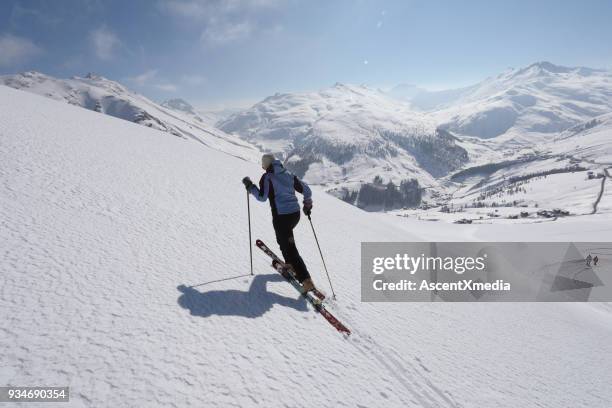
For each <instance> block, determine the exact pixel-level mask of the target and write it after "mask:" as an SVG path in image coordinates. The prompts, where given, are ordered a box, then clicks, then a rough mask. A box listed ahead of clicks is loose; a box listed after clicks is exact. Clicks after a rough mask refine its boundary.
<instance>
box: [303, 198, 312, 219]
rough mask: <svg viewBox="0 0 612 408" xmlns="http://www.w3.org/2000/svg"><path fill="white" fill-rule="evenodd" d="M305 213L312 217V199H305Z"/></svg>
mask: <svg viewBox="0 0 612 408" xmlns="http://www.w3.org/2000/svg"><path fill="white" fill-rule="evenodd" d="M302 210H303V211H304V214H305V215H306V216H308V217H310V213H311V211H312V200H308V201H304V206H303V207H302Z"/></svg>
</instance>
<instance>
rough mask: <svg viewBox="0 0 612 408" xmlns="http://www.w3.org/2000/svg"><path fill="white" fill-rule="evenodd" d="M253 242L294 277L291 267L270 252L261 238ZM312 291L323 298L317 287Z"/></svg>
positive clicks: (323, 295)
mask: <svg viewBox="0 0 612 408" xmlns="http://www.w3.org/2000/svg"><path fill="white" fill-rule="evenodd" d="M255 243H256V245H257V247H258V248H259V249H261V250H262V251H264V253H265V254H266V255H268V256H269V257H270V258H272V261H276V262H278V263H279V264H280V265H281V266H282V268H283V269H284V270H288V271H289V273H290V274H291V277H293V278H294V279H295V274H294V273H293V271H292V268H291V267H290V266H289V265H287V264H286V263H285V262H283V260H282V259H280V258H279V257H278V255H276V254H275V253H274V252H272V250H271V249H270V248H268V246H267V245H266V244H264V243H263V241H262V240H260V239H258V240H257V241H256V242H255ZM275 268H276V267H275ZM312 293H313V294H314V295H315V296H316V297H318V298H319V299H320V300H325V294H324V293H323V292H321V291H320V290H319V289H317V288H314V289H313V290H312Z"/></svg>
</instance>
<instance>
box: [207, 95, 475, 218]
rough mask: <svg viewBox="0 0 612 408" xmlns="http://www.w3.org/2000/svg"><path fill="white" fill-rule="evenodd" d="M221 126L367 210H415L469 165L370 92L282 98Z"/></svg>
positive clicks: (426, 127)
mask: <svg viewBox="0 0 612 408" xmlns="http://www.w3.org/2000/svg"><path fill="white" fill-rule="evenodd" d="M218 126H219V127H220V128H221V129H222V130H224V131H226V132H228V133H234V134H238V135H240V136H242V137H243V138H245V139H246V140H248V141H249V142H251V143H254V144H256V145H257V146H259V147H260V148H261V149H262V150H267V151H272V152H274V153H280V154H281V155H282V156H283V157H284V158H285V162H286V165H287V166H288V167H289V168H291V169H292V170H293V171H294V172H295V173H297V174H298V175H300V176H303V177H305V179H306V180H307V181H309V182H311V183H315V184H321V185H324V186H327V187H328V188H329V189H330V190H329V191H330V192H332V193H334V194H336V195H337V196H339V197H341V198H343V199H345V200H346V201H349V202H353V203H356V204H357V205H359V206H360V207H362V208H366V209H380V208H381V207H382V208H387V209H389V208H394V207H397V206H400V207H401V206H405V205H417V204H418V203H419V202H420V195H421V191H422V189H423V188H426V187H427V188H429V187H436V189H439V188H441V187H440V185H439V184H438V182H437V180H436V178H438V177H441V176H444V175H446V174H448V173H450V172H452V171H454V170H456V169H458V168H459V167H461V166H462V165H463V164H464V163H466V162H467V161H468V159H469V158H468V154H467V152H466V150H465V149H464V148H462V147H461V146H459V145H458V144H457V142H458V140H457V139H456V138H455V137H454V136H453V135H452V134H451V133H449V132H447V131H443V130H439V129H436V126H435V123H434V122H432V121H431V120H428V119H427V118H426V117H425V116H424V115H422V114H420V113H417V112H414V111H412V110H410V109H408V108H407V107H406V106H405V105H404V104H402V103H399V102H398V101H396V100H394V99H391V98H389V97H388V96H387V95H386V94H384V93H383V92H381V91H377V90H372V89H370V88H367V87H365V86H353V85H344V84H336V85H335V86H334V87H332V88H329V89H325V90H322V91H319V92H310V93H301V94H276V95H274V96H270V97H268V98H266V99H265V100H263V101H261V102H259V103H257V104H255V105H254V106H253V107H251V108H250V109H247V110H245V111H243V112H240V113H238V114H236V115H233V116H231V117H230V118H228V119H227V120H225V121H221V122H219V123H218ZM375 179H376V183H375V182H374V180H375ZM389 183H393V184H389ZM362 188H366V190H367V191H361V189H362ZM368 191H371V192H372V193H373V194H368ZM362 193H363V194H362ZM367 196H372V198H371V199H368V198H367ZM374 197H377V198H374Z"/></svg>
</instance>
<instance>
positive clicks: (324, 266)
mask: <svg viewBox="0 0 612 408" xmlns="http://www.w3.org/2000/svg"><path fill="white" fill-rule="evenodd" d="M308 221H310V227H311V228H312V233H313V235H314V237H315V241H316V242H317V247H318V248H319V253H320V254H321V261H323V268H325V274H326V275H327V280H328V281H329V287H330V288H331V291H332V296H333V298H334V300H336V293H335V292H334V287H333V285H332V283H331V278H330V277H329V272H328V271H327V266H326V265H325V259H323V252H322V251H321V245H319V239H318V238H317V233H316V232H315V229H314V225H313V224H312V219H311V218H310V214H309V215H308Z"/></svg>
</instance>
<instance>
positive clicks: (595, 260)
mask: <svg viewBox="0 0 612 408" xmlns="http://www.w3.org/2000/svg"><path fill="white" fill-rule="evenodd" d="M597 262H599V258H598V257H597V255H595V258H593V265H595V266H597Z"/></svg>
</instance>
